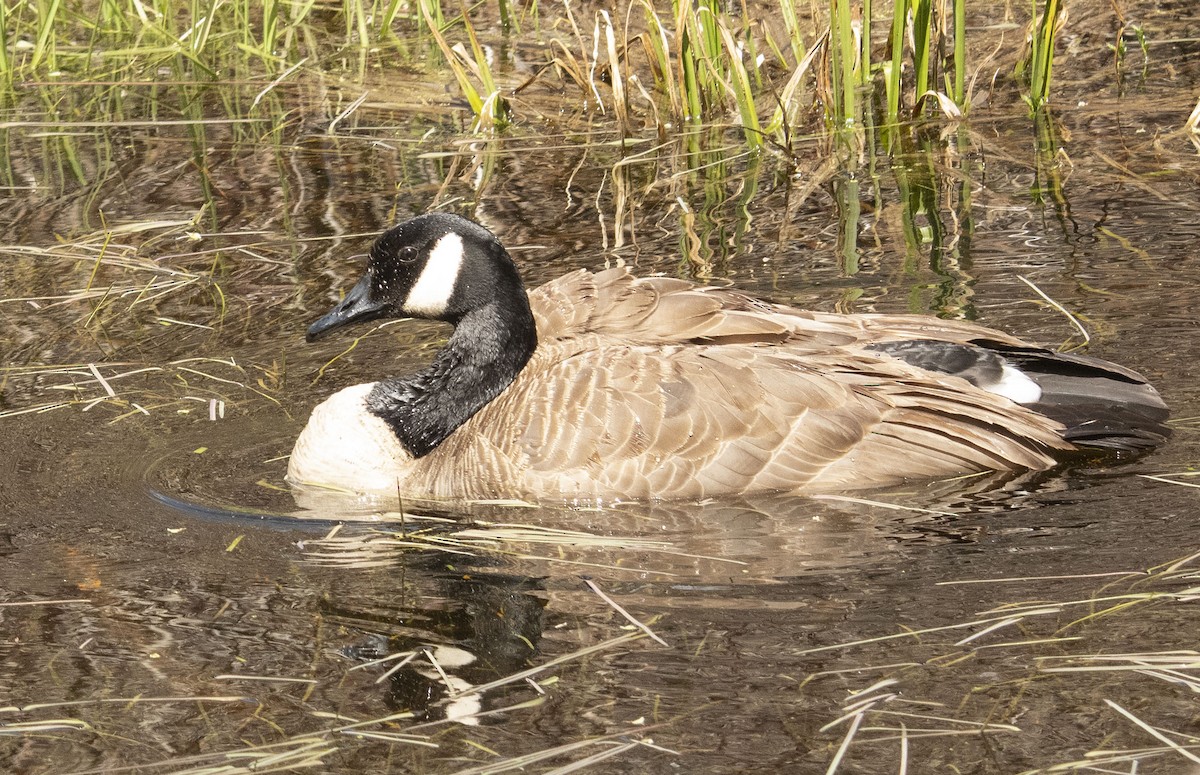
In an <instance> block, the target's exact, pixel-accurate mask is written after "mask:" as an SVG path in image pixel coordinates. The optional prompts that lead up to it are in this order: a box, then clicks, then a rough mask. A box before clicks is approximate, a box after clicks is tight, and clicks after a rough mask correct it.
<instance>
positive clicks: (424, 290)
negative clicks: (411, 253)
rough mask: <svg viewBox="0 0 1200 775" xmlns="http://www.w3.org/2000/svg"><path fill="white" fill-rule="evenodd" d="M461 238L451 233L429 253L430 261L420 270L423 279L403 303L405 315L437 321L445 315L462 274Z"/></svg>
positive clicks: (439, 240) (419, 278)
mask: <svg viewBox="0 0 1200 775" xmlns="http://www.w3.org/2000/svg"><path fill="white" fill-rule="evenodd" d="M462 262H463V241H462V237H460V236H459V235H457V234H455V233H454V232H449V233H448V234H446V235H445V236H443V237H441V238H440V239H438V241H437V243H436V244H434V246H433V249H432V250H430V251H429V260H427V261H426V262H425V268H424V269H422V270H421V276H420V277H418V278H417V282H416V283H414V284H413V287H412V290H411V291H409V292H408V298H407V299H405V300H404V311H405V312H407V313H409V314H411V315H427V316H429V317H436V316H438V315H440V314H442V313H443V312H445V311H446V307H447V306H448V305H449V304H450V297H451V296H453V295H454V286H455V284H456V283H457V282H458V274H459V272H460V271H461V270H462Z"/></svg>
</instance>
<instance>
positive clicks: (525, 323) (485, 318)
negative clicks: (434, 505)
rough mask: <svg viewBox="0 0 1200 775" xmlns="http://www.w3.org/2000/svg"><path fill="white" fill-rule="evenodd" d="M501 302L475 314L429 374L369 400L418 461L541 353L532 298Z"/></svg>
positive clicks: (390, 383) (378, 390) (386, 386)
mask: <svg viewBox="0 0 1200 775" xmlns="http://www.w3.org/2000/svg"><path fill="white" fill-rule="evenodd" d="M519 299H520V301H519V302H518V303H514V301H515V299H507V300H504V301H503V302H501V301H499V300H496V301H493V302H492V303H490V304H487V305H485V306H482V307H479V308H477V309H475V310H472V311H471V312H469V313H468V314H467V315H465V316H464V317H463V318H462V319H461V320H460V321H458V323H457V325H456V326H455V328H454V334H453V335H452V336H451V337H450V341H449V342H448V343H447V344H446V346H445V347H443V348H442V349H441V351H439V352H438V354H437V355H436V356H434V359H433V363H431V364H430V365H429V366H428V367H427V368H426V369H424V370H422V371H419V372H417V373H416V374H413V375H412V376H409V377H394V378H392V379H386V380H383V381H382V382H380V383H379V384H377V385H376V386H375V388H374V389H373V390H372V391H371V393H370V395H369V396H367V409H368V410H369V411H370V412H371V413H372V414H374V415H376V416H378V417H380V418H382V419H383V420H384V421H385V422H387V424H388V425H389V426H391V428H392V431H393V432H395V434H396V437H397V438H398V439H399V440H400V443H401V444H403V445H404V447H405V448H406V449H407V450H408V451H409V452H410V453H411V454H412V456H413V457H414V458H419V457H423V456H425V455H427V454H429V453H430V452H432V451H433V450H434V449H435V448H436V447H437V446H438V445H439V444H441V443H442V442H443V441H445V439H446V437H447V436H449V435H450V434H451V433H453V432H454V430H455V429H456V428H458V426H460V425H462V424H463V423H465V422H466V421H467V420H469V419H471V417H473V416H474V415H475V413H476V412H478V411H479V410H480V409H482V408H483V407H485V406H487V404H488V402H490V401H491V400H492V399H493V398H495V397H496V396H498V395H500V393H501V391H503V390H504V388H506V387H508V386H509V384H511V383H512V381H513V380H514V379H515V378H516V376H517V374H518V373H519V372H520V371H521V369H522V368H524V366H525V364H526V363H527V362H528V361H529V358H530V356H531V355H533V351H534V350H535V349H536V348H537V329H536V326H535V325H534V322H533V314H532V313H531V312H530V311H529V303H528V299H527V297H526V296H525V294H524V293H523V292H521V293H520V294H519Z"/></svg>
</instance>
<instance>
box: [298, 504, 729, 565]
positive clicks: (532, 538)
mask: <svg viewBox="0 0 1200 775" xmlns="http://www.w3.org/2000/svg"><path fill="white" fill-rule="evenodd" d="M314 516H317V517H321V518H325V517H324V516H323V514H322V513H321V512H319V511H318V512H314ZM373 519H375V520H381V521H385V522H390V523H392V524H401V525H402V526H403V527H402V528H401V529H399V530H388V529H383V528H376V529H372V530H368V531H362V532H359V531H354V532H349V533H346V534H345V535H343V534H342V531H341V529H340V528H338V529H335V530H333V531H332V532H331V533H330V534H329V535H328V536H326V537H325V538H324V539H322V540H320V541H315V542H312V546H313V547H314V548H313V549H312V550H311V551H310V552H309V554H308V556H309V557H310V558H311V559H313V560H314V561H316V562H318V563H320V564H323V565H334V566H337V567H346V568H366V567H376V566H380V565H385V566H386V565H393V564H396V563H397V562H399V561H400V560H401V559H402V558H403V557H404V556H405V555H407V554H410V553H412V552H425V553H427V552H431V551H437V552H443V553H447V554H451V555H460V556H464V557H477V556H481V555H490V556H500V557H506V558H508V559H510V560H522V561H531V562H538V563H542V562H545V563H551V564H564V565H572V566H581V567H594V568H604V569H607V570H621V571H629V572H633V573H638V574H653V575H656V576H664V577H668V576H674V575H675V574H674V573H670V572H668V571H660V570H654V569H651V568H643V567H638V566H631V565H627V564H625V563H624V562H623V561H618V563H617V564H608V563H603V562H598V561H597V562H593V561H591V560H588V559H585V557H588V556H590V555H591V554H592V553H597V552H618V553H632V552H637V553H639V554H647V553H648V554H663V555H674V556H690V555H683V554H682V553H681V552H680V551H679V550H678V549H676V548H675V547H674V546H673V545H672V544H671V543H669V542H666V541H656V540H653V539H647V538H636V537H629V536H612V535H600V534H596V533H588V532H583V531H579V530H565V529H560V528H553V527H546V526H542V525H530V524H517V523H496V522H487V521H483V520H475V521H473V522H470V523H468V524H466V525H465V526H464V525H463V524H462V523H461V522H459V521H454V520H446V519H442V518H438V517H430V516H425V515H421V514H411V513H408V512H405V513H387V514H383V515H373ZM532 547H546V548H548V549H549V551H547V552H544V553H542V552H540V550H535V549H533V548H532ZM704 559H709V560H715V561H722V560H720V558H713V557H708V558H704ZM723 562H727V563H729V564H731V565H743V564H744V563H741V562H738V561H735V560H723Z"/></svg>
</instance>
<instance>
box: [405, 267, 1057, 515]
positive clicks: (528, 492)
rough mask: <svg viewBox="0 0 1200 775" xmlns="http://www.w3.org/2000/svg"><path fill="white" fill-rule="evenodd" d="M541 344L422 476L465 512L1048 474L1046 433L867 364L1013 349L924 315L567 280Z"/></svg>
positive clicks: (918, 379)
mask: <svg viewBox="0 0 1200 775" xmlns="http://www.w3.org/2000/svg"><path fill="white" fill-rule="evenodd" d="M530 302H531V306H532V308H533V310H534V313H535V316H536V318H537V323H538V331H539V339H540V342H541V344H540V345H539V347H538V350H537V352H536V353H535V354H534V356H533V358H532V359H531V360H530V362H529V364H528V365H527V366H526V368H525V369H524V370H523V371H522V372H521V374H520V375H518V377H517V379H516V381H515V382H513V384H512V385H511V386H510V387H509V388H508V389H507V390H506V391H505V392H504V393H503V394H501V395H500V396H499V397H498V398H497V399H496V400H494V401H493V402H492V403H491V404H489V405H488V406H487V407H485V408H484V409H483V410H481V411H480V412H479V413H478V414H476V415H475V417H473V418H472V419H471V420H469V421H468V422H467V423H466V424H465V425H463V426H462V427H461V428H460V429H459V430H458V431H456V432H455V433H454V434H452V435H451V436H450V438H448V439H447V440H446V442H444V443H443V444H442V445H441V446H440V447H439V448H437V449H436V450H434V452H432V453H431V454H430V455H428V456H427V457H426V458H423V459H422V460H420V461H417V464H416V465H417V466H418V467H420V468H421V469H422V470H423V471H426V472H427V473H426V474H424V477H425V484H426V486H427V491H428V492H431V493H433V494H435V495H445V496H451V495H458V496H460V497H461V496H462V495H466V496H467V497H476V498H479V497H513V496H520V497H526V498H538V497H556V498H563V499H567V500H571V499H576V498H581V499H595V498H612V497H626V498H646V497H659V498H699V497H704V496H707V495H714V494H720V493H742V492H750V491H756V490H816V489H838V488H844V487H861V486H863V485H864V484H885V483H889V482H892V481H897V480H900V479H904V478H908V477H937V476H947V475H952V474H957V473H962V472H968V471H982V470H991V469H1016V468H1046V467H1049V466H1051V465H1053V463H1054V459H1053V457H1052V456H1051V453H1052V452H1053V451H1055V450H1062V449H1071V446H1070V445H1069V444H1067V443H1066V442H1064V441H1063V440H1062V439H1061V437H1060V435H1059V434H1060V431H1061V428H1060V427H1059V426H1058V425H1057V424H1056V423H1054V422H1053V421H1051V420H1048V419H1046V418H1045V417H1042V416H1041V415H1038V414H1036V413H1034V412H1032V411H1030V410H1027V409H1025V408H1023V407H1020V406H1018V405H1015V404H1013V403H1011V402H1009V401H1008V400H1007V399H1004V398H1001V397H998V396H995V395H992V394H990V393H987V392H985V391H982V390H979V389H976V388H974V387H972V386H971V385H970V384H969V383H967V382H966V381H964V380H961V379H958V378H956V377H941V376H939V375H935V374H931V373H929V372H925V371H923V370H921V369H918V368H916V367H913V366H910V365H908V364H906V363H904V362H901V361H898V360H894V359H891V358H886V357H881V356H878V355H875V354H872V353H870V352H867V351H865V350H864V349H862V348H863V347H864V346H865V345H868V344H871V343H873V342H879V341H888V340H892V339H912V338H936V339H942V340H945V341H952V342H967V341H970V340H972V339H979V338H987V339H992V340H999V341H1005V342H1010V343H1018V344H1019V340H1015V339H1012V338H1011V337H1006V336H1005V335H1003V334H999V333H998V332H995V331H991V330H989V329H984V328H981V327H979V326H976V325H974V324H971V323H962V322H958V321H940V320H935V319H931V318H924V317H919V316H903V315H887V316H882V315H859V316H842V315H826V314H821V313H812V312H805V311H800V310H793V309H790V308H786V307H780V306H777V305H772V304H768V303H765V302H762V301H759V300H756V299H753V298H751V297H748V296H745V295H744V294H740V293H738V292H736V291H729V290H724V289H715V288H705V289H699V288H697V287H696V286H694V285H692V284H690V283H686V282H683V281H679V280H671V279H667V278H651V279H642V280H638V279H635V278H633V277H632V276H631V275H630V274H629V272H628V271H627V270H625V269H612V270H608V271H605V272H600V273H597V274H594V275H593V274H589V273H586V272H574V273H571V274H568V275H565V276H564V277H561V278H559V279H557V280H554V281H552V282H550V283H547V284H546V285H543V286H541V287H540V288H537V289H535V290H534V291H532V292H531V293H530Z"/></svg>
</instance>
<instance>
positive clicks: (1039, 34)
mask: <svg viewBox="0 0 1200 775" xmlns="http://www.w3.org/2000/svg"><path fill="white" fill-rule="evenodd" d="M1061 12H1062V2H1061V0H1046V4H1045V6H1044V7H1043V8H1042V13H1041V15H1040V16H1039V15H1038V13H1037V3H1036V0H1034V5H1033V8H1032V13H1031V17H1032V18H1033V19H1035V20H1036V21H1035V22H1034V23H1033V32H1032V34H1031V35H1030V51H1029V57H1028V59H1026V60H1024V61H1023V62H1022V63H1021V65H1019V66H1018V69H1019V70H1020V71H1021V72H1022V74H1023V75H1024V76H1025V78H1026V81H1027V82H1028V84H1029V91H1028V92H1027V93H1026V94H1024V95H1023V96H1024V98H1025V102H1026V103H1028V105H1029V108H1030V110H1031V111H1034V112H1037V111H1039V110H1041V109H1042V108H1043V107H1045V105H1046V103H1047V101H1049V99H1050V74H1051V70H1052V68H1053V66H1054V42H1055V40H1056V39H1057V38H1058V31H1059V26H1060V16H1061Z"/></svg>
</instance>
